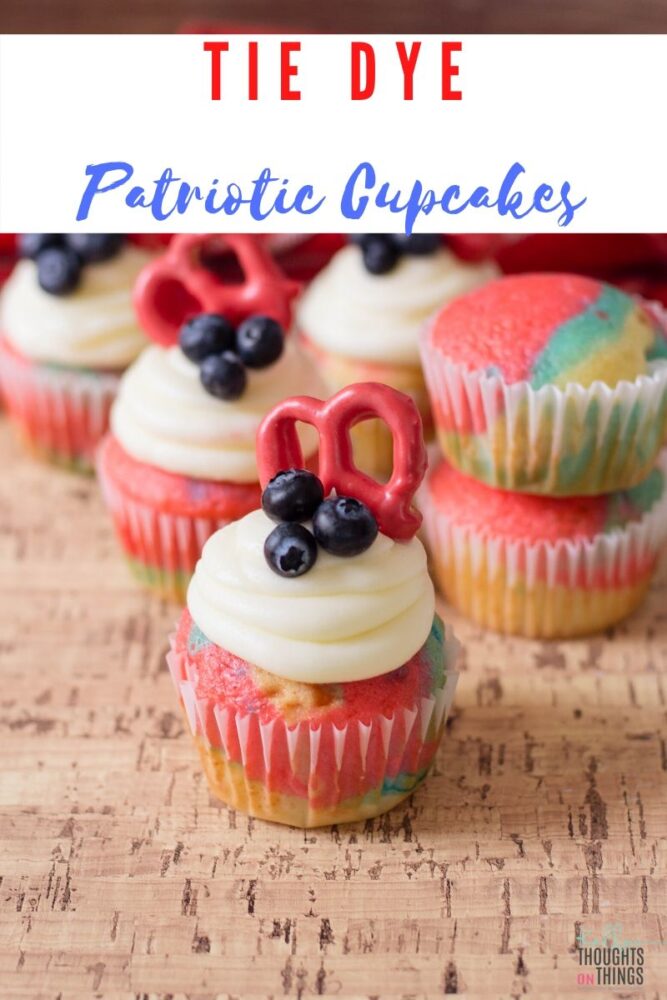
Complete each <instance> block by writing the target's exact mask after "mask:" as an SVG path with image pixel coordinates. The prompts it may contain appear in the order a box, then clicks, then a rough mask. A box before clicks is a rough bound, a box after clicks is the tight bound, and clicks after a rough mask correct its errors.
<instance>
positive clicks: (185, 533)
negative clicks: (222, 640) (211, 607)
mask: <svg viewBox="0 0 667 1000" xmlns="http://www.w3.org/2000/svg"><path fill="white" fill-rule="evenodd" d="M97 474H98V479H99V482H100V488H101V490H102V495H103V497H104V500H105V502H106V505H107V507H108V508H109V511H110V512H111V515H112V517H113V521H114V525H115V527H116V532H117V534H118V537H119V540H120V543H121V545H122V547H123V549H124V551H125V555H126V556H127V558H128V560H129V562H130V566H131V569H132V572H133V574H134V575H135V577H136V578H137V579H138V580H139V582H140V583H142V584H143V585H144V586H145V587H148V588H149V589H151V590H155V591H156V592H158V593H159V594H160V596H162V597H164V598H166V599H167V600H171V601H175V602H178V603H184V601H185V595H186V591H187V587H188V583H189V582H190V578H191V576H192V574H193V572H194V569H195V566H196V565H197V560H198V559H199V556H200V554H201V550H202V548H203V547H204V544H205V543H206V542H207V541H208V539H209V538H210V537H211V535H213V534H214V533H215V532H216V531H218V530H219V529H220V528H224V527H225V525H227V524H229V520H228V519H225V518H213V517H189V516H182V515H176V514H170V513H165V512H163V511H158V510H156V509H155V508H153V507H150V506H149V505H148V504H146V503H142V502H141V501H138V500H136V499H134V498H133V497H130V496H128V494H126V493H124V492H123V491H122V490H120V489H119V488H118V487H117V486H116V485H115V483H114V482H113V481H112V479H111V477H110V476H109V475H108V473H107V472H106V471H105V469H104V464H103V463H102V462H100V461H98V463H97Z"/></svg>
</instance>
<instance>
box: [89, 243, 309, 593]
mask: <svg viewBox="0 0 667 1000" xmlns="http://www.w3.org/2000/svg"><path fill="white" fill-rule="evenodd" d="M180 239H181V238H180V237H175V238H174V240H173V242H172V244H171V245H170V250H169V251H168V252H169V253H173V250H172V249H171V247H173V245H174V244H178V241H179V240H180ZM192 239H195V240H199V239H200V237H194V238H191V237H187V238H186V244H187V246H188V248H190V247H191V241H192ZM201 239H204V238H201ZM229 241H230V246H231V245H233V248H234V249H235V250H236V251H237V252H238V253H239V257H240V258H242V260H243V262H245V266H246V267H247V268H248V273H247V277H246V282H245V283H243V284H235V285H234V295H235V296H237V299H236V300H235V301H237V302H238V303H240V304H237V305H234V304H233V303H231V304H230V301H231V300H228V298H227V293H228V291H229V289H228V288H227V287H226V286H225V285H224V283H221V282H220V283H219V284H218V285H217V286H216V285H215V284H214V285H210V286H209V285H208V284H207V287H208V291H209V293H210V294H212V298H210V297H209V294H206V295H205V297H204V301H202V303H201V305H205V303H206V302H208V303H209V305H210V306H215V305H216V304H217V303H220V304H221V306H223V307H225V306H226V312H225V314H224V315H223V314H222V313H218V312H202V313H196V314H195V315H194V316H192V317H191V318H190V319H188V320H186V321H185V322H183V323H182V325H181V326H180V327H179V328H177V327H176V326H175V325H174V324H172V323H171V321H170V320H169V313H168V308H167V307H168V302H169V300H167V303H166V304H165V302H164V301H163V300H162V298H161V296H162V290H163V287H164V286H163V284H162V282H161V281H160V280H159V277H160V275H164V274H165V273H166V274H167V275H168V277H167V278H166V279H165V282H166V284H167V288H168V295H169V297H170V298H171V297H173V300H174V301H175V302H176V303H177V304H178V303H179V302H180V301H181V297H180V296H179V293H177V292H176V291H175V290H174V288H173V287H172V281H173V275H172V274H171V272H170V271H169V268H170V267H171V264H170V263H169V262H167V271H166V272H165V271H164V270H163V269H164V267H165V264H164V260H156V261H154V262H153V263H152V264H151V265H149V267H148V269H147V270H146V271H145V272H143V273H142V275H141V276H140V279H139V282H138V285H137V291H136V301H137V308H138V311H139V314H140V316H142V317H143V321H144V326H145V328H146V330H147V332H148V333H149V334H150V335H151V337H153V338H157V339H158V340H159V341H160V342H159V343H156V344H153V345H152V346H150V347H148V348H147V349H146V350H145V351H144V352H143V353H142V354H141V356H140V357H139V358H138V359H137V361H136V362H135V363H134V364H133V365H132V366H131V367H130V368H129V369H128V371H127V373H126V374H125V376H124V377H123V379H122V380H121V384H120V389H119V393H118V398H117V400H116V402H115V404H114V406H113V409H112V412H111V433H110V434H109V435H108V436H107V438H106V439H105V441H104V442H103V444H102V447H101V448H100V453H99V457H98V472H99V477H100V482H101V485H102V489H103V492H104V496H105V498H106V501H107V504H108V506H109V508H110V510H111V513H112V515H113V518H114V523H115V527H116V531H117V534H118V537H119V540H120V543H121V546H122V549H123V551H124V553H125V555H126V557H127V559H128V562H129V564H130V567H131V569H132V570H133V572H134V574H135V576H136V577H137V578H138V579H139V581H140V582H141V583H142V584H143V585H144V586H146V587H147V588H149V589H151V590H153V591H155V592H157V593H159V594H160V595H161V596H163V597H166V598H169V599H172V600H175V601H179V602H182V601H183V600H184V598H185V592H186V589H187V586H188V583H189V580H190V577H191V575H192V572H193V570H194V568H195V564H196V562H197V559H198V558H199V555H200V553H201V549H202V546H203V544H204V542H205V541H206V539H207V538H208V537H209V536H210V535H211V534H213V532H215V531H216V530H218V528H220V527H222V526H223V525H225V524H228V523H229V522H231V521H234V520H236V519H238V518H240V517H243V515H245V514H247V513H248V512H249V511H251V510H255V509H256V508H257V507H259V504H260V496H261V490H260V486H259V474H258V471H257V465H256V460H255V437H256V434H257V429H258V427H259V425H260V423H261V420H262V418H263V417H264V416H265V414H266V413H267V412H268V411H269V410H270V409H271V408H272V407H273V406H274V405H275V404H276V403H277V402H278V401H279V400H280V399H282V398H284V397H285V396H286V395H292V394H294V393H297V392H304V391H309V390H311V389H313V388H314V389H315V390H316V391H317V387H318V385H319V381H318V379H317V375H316V374H315V372H314V371H313V370H312V366H311V365H310V363H309V361H308V360H307V359H306V358H304V357H303V355H302V354H301V353H300V351H299V349H298V346H297V344H296V340H295V338H294V337H292V336H285V326H286V325H288V322H289V314H290V313H289V301H290V298H291V296H292V294H293V289H292V285H291V284H290V283H289V282H285V280H284V279H283V278H282V276H281V275H280V273H279V272H278V271H277V269H276V268H275V265H274V264H273V262H272V261H271V259H270V257H268V255H267V254H266V253H265V252H264V251H262V250H261V248H259V247H258V245H257V244H256V243H255V242H254V241H253V239H252V237H239V236H231V237H229ZM156 275H157V276H158V280H156ZM204 281H205V282H206V283H208V282H209V281H210V276H209V275H208V274H207V275H205V276H204ZM247 286H250V287H251V289H254V291H252V294H251V293H249V292H248V287H247ZM216 289H217V294H215V292H216ZM156 298H157V309H158V312H157V313H156V312H155V311H154V310H155V301H156ZM175 313H176V316H177V317H178V320H179V321H180V320H182V319H183V316H182V315H181V314H180V313H179V312H178V310H177V309H176V310H175ZM230 317H233V319H232V318H230ZM241 317H243V318H241ZM286 320H287V323H286V322H285V321H286ZM170 340H175V342H172V343H169V341H170ZM304 443H305V446H306V453H307V455H308V456H310V455H312V454H313V452H314V451H315V450H316V448H317V438H316V436H315V435H314V434H313V433H310V434H308V433H306V435H305V437H304Z"/></svg>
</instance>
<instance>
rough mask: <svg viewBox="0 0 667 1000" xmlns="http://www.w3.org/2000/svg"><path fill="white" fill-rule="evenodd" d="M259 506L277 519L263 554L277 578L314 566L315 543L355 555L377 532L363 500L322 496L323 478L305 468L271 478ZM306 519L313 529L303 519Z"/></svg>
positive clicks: (373, 538)
mask: <svg viewBox="0 0 667 1000" xmlns="http://www.w3.org/2000/svg"><path fill="white" fill-rule="evenodd" d="M262 509H263V511H264V513H265V514H266V515H267V517H270V518H271V520H272V521H277V522H278V526H277V527H276V528H274V529H273V531H272V532H271V534H270V535H269V536H268V538H267V539H266V542H265V543H264V557H265V559H266V561H267V563H268V564H269V566H270V567H271V569H272V570H273V571H274V572H275V573H278V574H279V575H280V576H288V577H294V576H302V575H303V574H304V573H307V572H308V570H309V569H312V567H313V566H314V565H315V561H316V559H317V546H318V545H320V546H321V547H322V548H323V549H324V551H325V552H330V553H331V555H334V556H357V555H359V554H360V553H361V552H365V551H366V549H368V548H370V546H371V545H372V544H373V542H374V541H375V538H376V536H377V533H378V526H377V521H376V520H375V517H374V516H373V514H372V513H371V511H370V510H369V509H368V507H367V506H366V504H364V503H362V502H361V501H360V500H355V499H354V498H353V497H343V496H332V497H329V499H328V500H325V499H324V487H323V485H322V482H321V480H320V479H318V477H317V476H316V475H315V474H314V473H312V472H308V470H307V469H288V470H287V471H286V472H279V473H278V474H277V475H276V476H274V477H273V479H272V480H271V481H270V482H269V483H268V485H267V487H266V489H265V490H264V492H263V493H262ZM310 520H312V525H313V530H312V531H309V530H308V528H306V527H305V526H304V525H303V523H302V522H303V521H310Z"/></svg>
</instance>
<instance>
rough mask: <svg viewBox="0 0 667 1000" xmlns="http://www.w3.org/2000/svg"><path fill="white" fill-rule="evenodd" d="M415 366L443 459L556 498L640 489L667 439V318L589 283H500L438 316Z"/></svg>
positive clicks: (553, 277)
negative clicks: (426, 395)
mask: <svg viewBox="0 0 667 1000" xmlns="http://www.w3.org/2000/svg"><path fill="white" fill-rule="evenodd" d="M422 358H423V362H424V371H425V375H426V380H427V383H428V387H429V392H430V396H431V401H432V403H433V411H434V417H435V422H436V428H437V432H438V437H439V440H440V443H441V445H442V449H443V451H444V453H445V456H446V457H447V458H448V459H449V461H450V462H451V463H452V464H453V465H455V466H457V468H459V469H460V470H461V471H462V472H465V473H467V474H468V475H471V476H474V477H475V478H476V479H480V480H481V481H482V482H485V483H488V484H489V485H490V486H495V487H500V488H503V489H509V490H522V491H524V490H525V491H528V492H532V493H545V494H550V495H559V496H577V495H581V494H593V493H604V492H608V491H614V490H620V489H626V488H627V487H630V486H633V485H634V484H636V483H639V482H641V480H642V479H645V478H646V476H647V475H648V474H649V472H650V471H651V468H652V467H653V464H654V462H655V460H656V457H657V454H658V451H659V450H660V447H661V445H662V442H663V441H664V439H665V433H666V431H667V339H666V338H665V323H664V318H663V314H662V313H661V312H660V311H659V310H658V308H657V307H655V306H651V305H647V304H646V303H644V302H642V301H641V300H639V299H636V298H633V297H631V296H630V295H627V294H626V293H625V292H622V291H620V290H619V289H617V288H614V287H612V286H611V285H607V284H605V283H603V282H601V281H597V280H594V279H592V278H585V277H577V276H573V275H564V274H529V275H519V276H513V277H506V278H501V279H500V280H498V281H495V282H491V283H490V284H488V285H487V286H486V287H485V288H482V289H479V290H477V291H474V292H470V293H468V294H467V295H464V296H462V297H461V298H459V299H457V300H456V301H455V302H452V303H450V304H449V305H448V306H445V308H444V309H442V310H441V312H440V313H439V314H438V316H436V317H435V319H434V320H433V321H432V322H431V323H430V324H428V326H427V327H426V328H425V329H424V331H423V334H422Z"/></svg>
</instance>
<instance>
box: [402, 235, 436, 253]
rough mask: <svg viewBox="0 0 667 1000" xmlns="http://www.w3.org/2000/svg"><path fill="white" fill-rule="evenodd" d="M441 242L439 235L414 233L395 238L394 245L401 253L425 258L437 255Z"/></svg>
mask: <svg viewBox="0 0 667 1000" xmlns="http://www.w3.org/2000/svg"><path fill="white" fill-rule="evenodd" d="M441 242H442V241H441V238H440V235H439V233H412V234H411V235H410V236H407V235H402V234H398V235H396V236H394V243H395V244H396V246H397V247H398V250H399V252H400V253H409V254H413V255H414V256H415V257H424V256H426V255H427V254H430V253H435V251H436V250H437V249H438V247H439V246H440V244H441Z"/></svg>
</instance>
